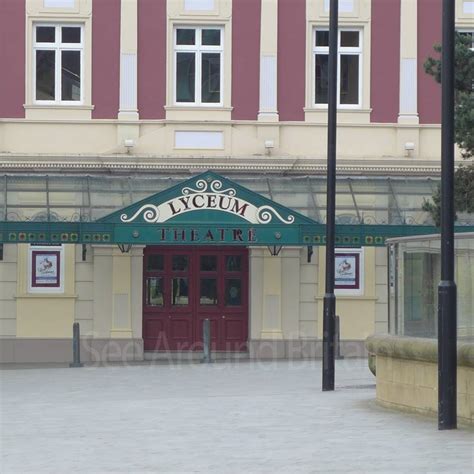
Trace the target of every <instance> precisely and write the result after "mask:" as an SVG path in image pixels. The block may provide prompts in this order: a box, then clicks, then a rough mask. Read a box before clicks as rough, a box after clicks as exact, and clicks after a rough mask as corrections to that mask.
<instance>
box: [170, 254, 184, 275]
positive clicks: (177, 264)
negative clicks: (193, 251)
mask: <svg viewBox="0 0 474 474" xmlns="http://www.w3.org/2000/svg"><path fill="white" fill-rule="evenodd" d="M172 266H173V271H175V272H185V271H187V270H188V257H187V256H186V255H173V264H172Z"/></svg>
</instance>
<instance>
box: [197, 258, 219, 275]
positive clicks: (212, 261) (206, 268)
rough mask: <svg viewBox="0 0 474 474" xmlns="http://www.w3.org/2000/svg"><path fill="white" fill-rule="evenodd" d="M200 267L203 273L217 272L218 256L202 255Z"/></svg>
mask: <svg viewBox="0 0 474 474" xmlns="http://www.w3.org/2000/svg"><path fill="white" fill-rule="evenodd" d="M200 267H201V271H202V272H215V271H217V256H216V255H202V256H201V266H200Z"/></svg>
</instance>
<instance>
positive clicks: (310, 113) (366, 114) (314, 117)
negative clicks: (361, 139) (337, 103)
mask: <svg viewBox="0 0 474 474" xmlns="http://www.w3.org/2000/svg"><path fill="white" fill-rule="evenodd" d="M371 112H372V109H363V108H359V109H349V108H348V109H346V108H338V109H337V120H338V122H340V123H370V113H371ZM304 113H305V121H306V122H314V123H327V116H328V109H327V107H324V108H323V107H321V108H319V107H306V108H305V109H304Z"/></svg>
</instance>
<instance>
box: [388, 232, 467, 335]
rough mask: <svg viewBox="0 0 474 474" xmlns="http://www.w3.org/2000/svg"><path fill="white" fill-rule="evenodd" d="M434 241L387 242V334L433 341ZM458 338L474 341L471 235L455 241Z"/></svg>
mask: <svg viewBox="0 0 474 474" xmlns="http://www.w3.org/2000/svg"><path fill="white" fill-rule="evenodd" d="M440 247H441V244H440V240H439V238H438V237H430V238H424V239H423V238H419V237H418V238H417V237H414V238H412V240H410V238H403V239H391V240H390V241H389V321H390V332H391V334H395V335H400V336H412V337H428V338H436V337H437V322H438V321H437V318H438V317H437V311H438V284H439V281H440V279H441V263H440V262H441V256H440V255H441V250H440ZM455 269H456V274H455V279H456V285H457V307H458V317H457V322H458V338H459V340H460V341H465V340H468V341H474V234H472V233H471V234H468V233H466V234H457V236H456V239H455Z"/></svg>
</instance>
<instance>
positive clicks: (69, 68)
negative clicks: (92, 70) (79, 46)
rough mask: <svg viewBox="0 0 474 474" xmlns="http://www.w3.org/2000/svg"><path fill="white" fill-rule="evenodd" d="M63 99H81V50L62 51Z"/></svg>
mask: <svg viewBox="0 0 474 474" xmlns="http://www.w3.org/2000/svg"><path fill="white" fill-rule="evenodd" d="M61 56H62V68H61V99H62V100H81V52H80V51H62V52H61Z"/></svg>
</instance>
